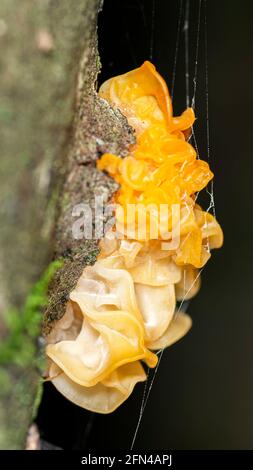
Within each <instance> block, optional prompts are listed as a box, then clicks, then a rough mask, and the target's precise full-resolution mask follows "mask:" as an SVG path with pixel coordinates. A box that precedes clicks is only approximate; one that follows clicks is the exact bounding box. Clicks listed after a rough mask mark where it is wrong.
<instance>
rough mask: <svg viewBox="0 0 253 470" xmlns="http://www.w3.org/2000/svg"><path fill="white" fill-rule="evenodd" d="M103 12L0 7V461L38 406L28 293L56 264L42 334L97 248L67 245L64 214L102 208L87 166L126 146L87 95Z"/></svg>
mask: <svg viewBox="0 0 253 470" xmlns="http://www.w3.org/2000/svg"><path fill="white" fill-rule="evenodd" d="M101 7H102V1H101V0H76V1H75V2H74V3H73V2H72V4H71V3H70V2H69V1H68V0H61V1H50V0H37V1H36V2H32V3H31V2H30V1H29V0H23V1H22V2H20V1H18V0H3V1H2V3H1V7H0V10H1V11H0V18H1V20H0V42H1V46H2V48H1V50H2V54H1V58H0V66H1V72H2V80H3V82H2V86H1V104H0V120H1V140H0V141H1V145H2V151H1V160H0V187H1V194H0V246H1V247H2V250H1V253H0V285H1V291H0V338H1V342H2V346H1V348H0V367H1V370H0V399H1V408H0V448H2V449H22V448H24V444H25V439H26V434H27V429H28V426H29V424H30V422H31V420H32V412H33V409H34V404H35V405H36V403H37V402H38V400H35V398H36V394H37V390H38V383H39V377H40V373H39V370H38V366H37V363H36V360H35V359H36V355H37V352H36V351H35V350H34V349H33V348H32V347H31V345H33V344H35V345H36V344H37V343H38V338H37V333H36V331H37V330H36V328H35V330H33V331H31V330H32V329H31V328H30V327H29V325H24V323H25V322H26V318H29V315H28V314H27V309H28V307H29V308H30V307H31V305H32V307H31V308H32V309H33V310H34V305H35V307H36V308H38V306H39V305H40V302H41V305H42V304H43V302H42V301H41V300H40V298H39V300H38V296H41V295H42V294H41V290H40V289H41V286H42V287H43V286H44V284H43V285H42V284H41V283H39V286H40V287H39V288H38V284H37V287H36V289H35V294H36V295H37V297H36V300H34V297H33V295H34V291H33V294H30V295H29V292H30V290H31V288H32V286H33V285H34V283H35V282H36V281H38V280H40V278H41V275H42V273H43V271H44V269H45V268H46V267H47V265H48V264H49V263H50V261H51V260H52V259H53V258H55V259H58V258H61V259H63V266H62V267H61V268H60V270H58V271H57V273H56V275H55V278H54V279H53V281H52V282H51V285H50V290H49V298H48V307H47V310H46V316H45V322H44V332H45V333H47V332H49V331H50V328H51V324H52V322H54V321H55V320H56V319H57V318H60V317H61V316H62V314H63V313H64V308H65V304H66V300H67V298H68V294H69V292H70V290H71V289H72V288H73V286H74V284H75V282H76V280H77V278H78V277H79V275H80V273H81V271H82V269H83V268H84V266H85V265H86V264H89V263H93V262H94V261H95V259H96V255H97V240H94V239H92V240H75V239H74V238H73V236H72V224H73V222H74V220H75V218H73V216H72V210H73V207H74V206H75V204H79V203H89V204H91V205H92V207H93V208H94V196H95V195H96V194H99V195H103V196H104V199H105V201H106V200H108V199H109V198H110V197H111V194H112V192H113V191H114V189H115V185H114V183H113V182H112V181H111V180H110V179H109V178H108V177H106V176H105V175H103V174H102V173H99V172H98V171H97V170H96V165H95V160H96V159H97V158H98V156H99V155H101V153H103V152H105V151H106V152H108V151H109V152H114V153H118V154H119V153H120V154H121V155H122V154H124V152H125V151H126V148H127V147H128V145H129V143H130V142H133V135H132V133H131V129H130V128H129V126H128V124H127V122H126V120H125V118H124V117H123V116H122V115H121V114H120V113H119V112H115V111H113V110H112V109H111V108H110V107H109V106H108V105H107V103H105V102H103V101H102V100H100V99H99V98H98V96H97V94H96V91H95V83H96V79H97V74H98V71H99V57H98V52H97V38H96V25H97V14H98V12H99V9H100V8H101ZM100 217H102V218H103V215H101V216H100ZM48 280H49V279H48ZM43 282H44V281H43ZM44 287H45V286H44ZM42 297H43V296H42ZM42 300H43V299H42ZM34 302H35V303H34ZM31 308H30V310H29V311H31ZM33 310H32V311H33ZM20 318H23V320H24V321H23V323H22V321H21V320H20ZM29 321H30V320H29ZM33 321H34V317H33V318H32V320H31V322H33ZM28 323H29V322H28ZM34 331H35V334H34Z"/></svg>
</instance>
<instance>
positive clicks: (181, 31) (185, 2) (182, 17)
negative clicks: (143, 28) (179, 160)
mask: <svg viewBox="0 0 253 470" xmlns="http://www.w3.org/2000/svg"><path fill="white" fill-rule="evenodd" d="M190 13H191V12H190V0H180V1H179V9H178V23H177V34H176V40H175V54H174V64H173V72H172V85H171V97H172V100H173V95H174V88H175V81H176V71H177V62H178V52H179V46H180V41H181V39H182V36H183V38H184V60H185V90H186V106H187V107H189V105H190V103H191V107H192V108H193V109H194V110H196V92H197V85H198V62H199V48H200V31H201V27H203V26H204V41H203V44H204V56H205V107H206V152H207V162H208V163H209V164H210V129H209V92H208V37H207V0H198V13H197V27H196V32H195V44H194V45H193V47H194V49H195V53H194V72H193V78H192V85H193V91H192V96H190V73H189V70H190V63H189V30H190V27H191V23H190ZM154 31H155V0H153V4H152V24H151V37H150V59H151V60H152V59H153V52H154ZM191 139H192V141H193V144H194V147H195V149H196V152H197V158H199V150H198V143H197V139H196V134H195V132H194V129H193V128H192V135H191ZM206 192H207V194H208V196H209V201H210V202H209V206H208V208H207V210H206V211H207V212H209V211H211V210H212V213H213V215H214V216H215V200H214V186H213V181H212V182H211V183H209V185H208V187H207V188H206ZM197 197H198V194H197ZM207 249H208V251H209V250H210V247H209V241H208V240H207ZM202 271H203V268H202V269H200V270H199V272H198V274H197V276H196V278H195V279H194V281H193V283H192V285H191V287H190V288H189V290H188V291H187V292H186V293H185V296H184V298H183V300H182V301H181V303H180V305H179V307H178V310H177V311H178V312H179V311H186V309H187V306H188V304H189V301H186V298H187V294H188V293H189V292H190V290H191V289H192V287H193V286H194V284H195V283H196V282H197V280H198V278H199V276H200V275H201V273H202ZM184 278H185V272H184ZM184 290H185V289H184ZM163 353H164V349H161V350H160V351H158V352H157V356H158V362H157V365H156V367H155V369H154V371H153V372H152V373H151V371H150V369H148V372H147V380H146V382H145V385H144V390H143V395H142V400H141V405H140V411H139V414H138V420H137V424H136V427H135V430H134V433H133V437H132V441H131V446H130V449H131V450H132V449H133V448H134V445H135V442H136V439H137V437H138V433H139V430H140V426H141V422H142V418H143V415H144V411H145V408H146V406H147V402H148V399H149V397H150V393H151V391H152V387H153V385H154V381H155V379H156V377H157V372H158V369H159V366H160V364H161V360H162V357H163Z"/></svg>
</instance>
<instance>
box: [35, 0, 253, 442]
mask: <svg viewBox="0 0 253 470" xmlns="http://www.w3.org/2000/svg"><path fill="white" fill-rule="evenodd" d="M186 4H187V2H186V1H185V0H183V1H180V0H177V1H176V0H155V1H153V0H120V1H119V0H105V2H104V9H103V12H102V13H101V14H100V19H99V30H98V33H99V50H100V55H101V61H102V67H103V68H102V73H101V75H100V77H99V81H100V82H102V81H104V80H105V79H106V78H109V77H111V76H113V75H117V74H120V73H124V72H125V71H128V70H130V69H132V68H135V67H136V66H139V65H140V64H141V63H142V62H143V61H144V60H146V59H150V58H151V56H152V60H153V62H154V64H155V65H156V66H157V68H158V70H159V71H160V72H161V74H162V75H163V76H164V77H165V78H166V80H167V83H168V85H169V87H171V85H172V82H173V73H174V72H175V68H174V66H175V50H176V44H177V38H178V55H177V66H176V74H175V87H174V109H175V113H176V114H178V113H181V112H182V111H183V110H184V109H185V106H186V86H185V43H184V32H183V24H184V18H185V6H186ZM206 13H207V35H208V82H209V84H208V94H209V123H210V166H211V168H212V170H213V171H214V173H215V180H214V196H215V209H216V216H217V219H218V220H219V222H220V223H221V225H222V227H223V229H224V233H225V244H224V247H223V248H222V249H221V250H218V251H214V252H213V254H212V259H211V260H210V261H209V263H208V265H207V266H206V268H205V269H204V271H203V275H202V288H201V290H200V292H199V294H198V295H197V297H196V298H194V299H193V300H192V301H191V303H190V305H189V306H188V312H189V313H190V315H191V316H192V318H193V328H192V330H191V332H190V333H189V334H188V335H187V336H186V337H185V338H184V339H183V340H182V341H180V342H179V343H177V344H176V345H174V346H172V347H171V348H169V349H168V350H166V351H165V352H164V355H163V358H162V361H161V364H160V367H159V370H158V372H157V374H156V378H155V381H154V384H153V387H152V390H151V393H150V396H149V400H148V403H147V406H146V409H145V413H144V416H143V419H142V421H141V424H140V427H139V432H138V435H137V438H136V443H135V445H136V448H142V449H152V448H153V449H154V448H157V449H168V448H170V449H247V448H248V449H253V399H252V396H253V366H252V364H253V309H252V295H251V288H252V287H251V285H252V280H251V279H252V267H251V252H252V247H251V239H252V225H253V223H252V208H251V204H252V201H251V199H252V198H251V185H252V170H253V158H252V153H253V152H252V130H251V119H252V79H253V77H252V70H253V65H252V61H251V55H252V39H253V37H252V13H253V3H252V1H249V0H243V1H241V2H238V1H235V0H229V1H228V0H223V1H222V2H220V1H218V0H213V1H211V0H209V1H208V2H207V3H206V2H205V1H202V2H201V16H200V23H199V26H200V31H199V55H198V69H197V77H195V60H196V37H197V31H198V15H199V1H198V0H190V1H189V73H190V77H189V83H190V99H191V97H192V94H193V85H194V82H193V78H194V77H195V78H197V81H196V115H197V118H198V119H197V122H196V125H195V133H196V140H197V143H198V148H199V152H200V157H201V158H202V159H205V160H206V159H207V158H208V153H207V133H206V125H207V114H206V74H205V71H206V54H205V27H206V26H205V14H206ZM180 19H181V24H180V28H179V29H178V25H179V20H180ZM178 32H179V34H178ZM173 71H174V72H173ZM209 199H210V198H209V197H208V195H207V194H206V193H204V195H203V196H202V199H201V202H202V204H203V206H204V207H205V208H206V209H207V207H208V205H209ZM141 397H142V386H141V385H139V386H138V387H137V388H136V392H135V393H134V394H133V395H132V397H131V398H130V399H129V400H128V401H127V402H126V403H125V404H124V405H123V406H122V407H121V408H120V409H119V410H118V411H116V412H115V413H113V414H112V415H109V416H100V415H97V416H94V415H91V414H90V413H88V412H86V411H84V410H81V409H79V408H78V407H76V406H74V405H72V404H71V403H69V402H67V401H66V400H65V399H64V398H62V397H61V396H60V395H59V394H58V393H57V392H56V391H55V390H54V388H53V387H52V385H51V384H46V386H45V395H44V399H43V402H42V405H41V407H40V411H39V416H38V424H39V427H40V429H41V432H42V437H43V438H44V439H45V440H47V441H49V442H52V443H54V444H55V445H58V446H60V447H63V448H72V449H74V448H78V449H85V448H86V447H87V446H88V447H90V448H93V449H96V448H104V449H116V448H118V449H128V448H129V447H130V444H131V441H132V438H133V435H134V431H135V427H136V424H137V421H138V415H139V409H140V405H141ZM48 403H49V404H50V406H51V408H50V410H51V411H50V413H49V408H48Z"/></svg>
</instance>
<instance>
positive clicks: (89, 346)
mask: <svg viewBox="0 0 253 470" xmlns="http://www.w3.org/2000/svg"><path fill="white" fill-rule="evenodd" d="M99 95H100V97H101V98H104V99H105V100H107V101H108V102H109V103H110V105H111V106H112V107H113V108H117V109H120V110H121V112H122V113H123V114H124V115H125V116H126V117H127V119H128V122H129V124H130V125H131V126H132V127H133V128H134V130H135V133H136V144H135V145H133V146H131V147H130V148H129V155H128V156H127V157H125V158H123V159H122V158H121V157H120V156H118V155H112V154H108V153H107V154H104V155H103V156H102V157H101V159H100V160H99V161H98V162H97V167H98V169H99V170H101V171H106V172H107V173H108V174H109V175H111V177H112V178H113V179H114V180H115V181H116V182H117V183H118V184H119V190H118V191H117V192H116V194H115V195H114V202H116V203H117V204H118V206H117V207H118V209H119V210H118V209H116V222H117V224H116V226H117V232H119V233H120V234H121V237H119V238H117V237H115V236H114V235H115V231H116V228H115V227H113V228H112V229H110V230H109V231H108V232H107V233H106V234H105V236H104V238H103V239H102V240H101V241H100V255H99V257H98V260H97V261H96V263H95V264H94V266H92V267H91V266H89V267H86V268H85V269H84V271H83V273H82V275H81V277H80V279H79V281H78V283H77V285H76V287H75V289H74V290H73V291H72V292H71V294H70V299H69V302H68V304H67V309H66V313H65V315H64V316H63V318H62V319H61V320H60V321H58V322H57V323H56V324H55V326H54V328H53V330H52V332H51V334H50V335H49V336H48V345H47V350H46V352H47V355H48V358H49V370H48V378H49V379H50V380H51V381H52V382H53V384H54V385H55V387H56V388H57V389H58V390H59V391H60V392H61V393H62V394H63V395H64V396H65V397H66V398H68V399H69V400H71V401H72V402H73V403H76V404H77V405H79V406H81V407H83V408H86V409H88V410H91V411H95V412H98V413H110V412H112V411H113V410H115V409H116V408H117V407H118V406H119V405H120V404H121V403H122V402H123V401H125V400H126V399H127V398H128V396H129V395H130V394H131V393H132V391H133V388H134V386H135V384H136V383H137V382H142V381H145V380H146V373H145V371H144V368H143V366H142V364H141V362H140V361H143V362H145V363H146V364H147V366H148V367H155V366H156V364H157V355H156V354H155V353H154V352H153V351H155V350H160V349H163V348H165V347H168V346H170V345H171V344H173V343H175V342H176V341H178V340H179V339H180V338H182V337H183V336H184V335H185V334H186V333H187V332H188V330H189V329H190V327H191V319H190V317H189V316H188V315H187V314H185V313H183V312H180V311H176V302H177V301H182V300H184V299H189V298H191V297H193V296H194V295H195V294H196V293H197V292H198V289H199V286H200V276H199V271H198V269H199V268H202V267H203V266H204V265H205V263H206V262H207V260H208V259H209V258H210V250H211V249H212V248H219V247H220V246H221V245H222V243H223V234H222V230H221V228H220V226H219V224H218V223H217V221H216V219H215V218H214V217H213V216H212V215H211V214H210V213H208V212H204V211H203V210H202V209H201V207H200V206H199V205H198V204H196V193H197V192H199V191H201V190H202V189H203V188H204V187H206V185H207V184H208V182H209V181H210V180H211V179H212V178H213V174H212V172H211V170H210V168H209V166H208V164H207V163H206V162H204V161H202V160H200V159H198V158H197V155H196V151H195V150H194V148H193V147H192V146H191V144H190V143H189V142H187V139H188V137H189V135H190V132H191V127H192V125H193V123H194V120H195V115H194V111H193V110H192V109H191V108H188V109H186V111H184V112H183V113H182V115H181V116H179V117H173V112H172V103H171V99H170V96H169V92H168V89H167V86H166V83H165V81H164V80H163V78H162V77H161V76H160V75H159V73H158V72H157V71H156V69H155V67H154V66H153V65H152V64H151V63H150V62H147V61H146V62H144V64H143V65H142V66H141V67H139V68H138V69H135V70H133V71H131V72H129V73H126V74H124V75H120V76H118V77H114V78H112V79H110V80H108V81H106V82H105V83H104V84H103V85H102V86H101V88H100V90H99ZM129 204H134V205H135V206H134V211H133V212H132V215H131V214H130V216H129V217H128V218H127V217H126V210H127V208H128V205H129ZM150 204H155V205H156V206H157V207H158V211H152V210H151V211H149V212H148V213H147V214H146V215H147V216H148V217H147V218H146V219H145V223H146V224H147V230H146V231H145V236H144V235H143V233H142V231H138V230H136V227H137V225H141V223H142V222H141V221H142V216H143V213H144V212H145V207H148V205H150ZM174 204H177V205H178V206H179V209H180V243H179V245H178V246H177V247H176V248H175V247H174V248H172V249H167V250H166V249H164V248H163V241H164V234H165V233H170V231H171V229H172V205H174ZM161 205H167V206H168V211H167V212H166V213H165V214H164V215H162V209H159V208H160V207H162V206H161ZM136 206H137V207H138V206H139V207H138V210H136V209H135V207H136ZM143 208H144V209H143ZM143 220H144V219H143ZM143 223H144V222H143ZM152 224H153V225H154V224H155V226H156V228H157V236H156V237H153V233H152Z"/></svg>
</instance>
